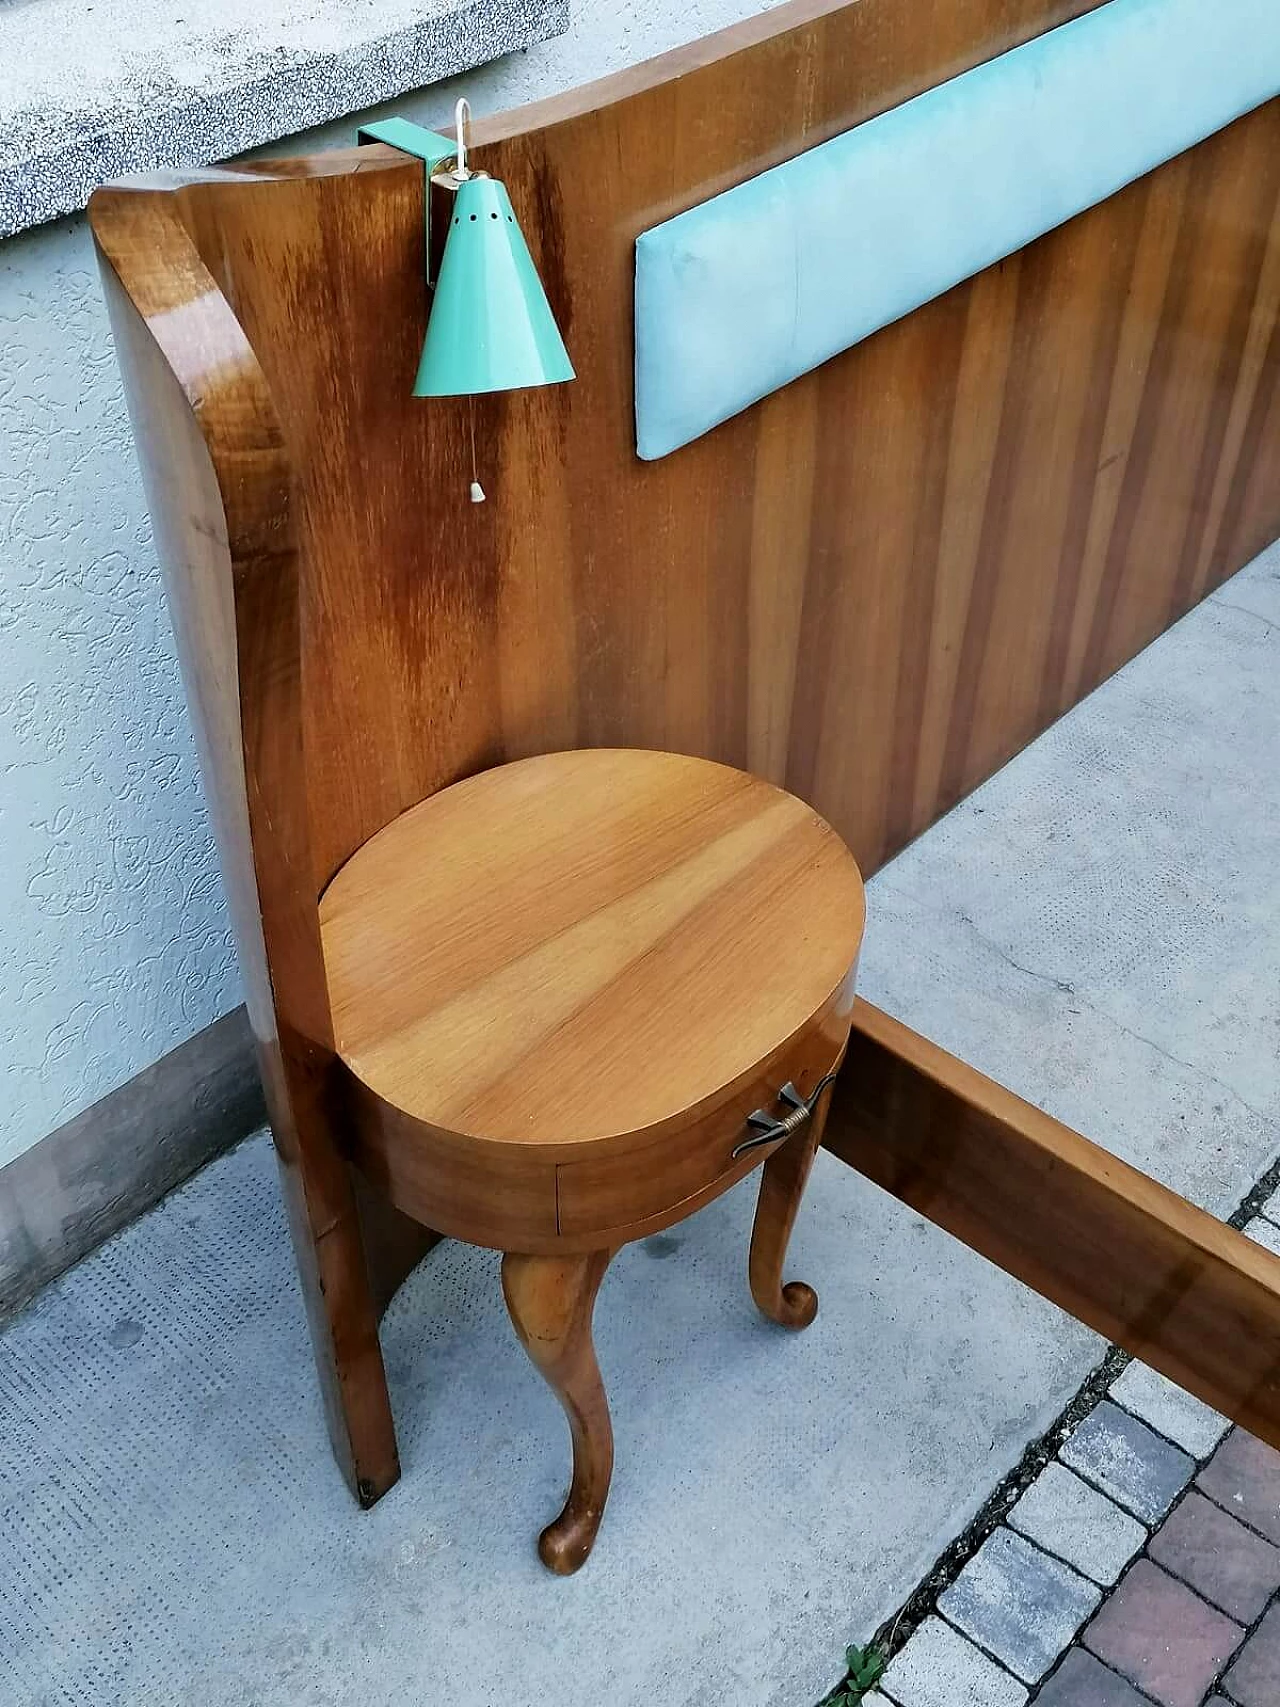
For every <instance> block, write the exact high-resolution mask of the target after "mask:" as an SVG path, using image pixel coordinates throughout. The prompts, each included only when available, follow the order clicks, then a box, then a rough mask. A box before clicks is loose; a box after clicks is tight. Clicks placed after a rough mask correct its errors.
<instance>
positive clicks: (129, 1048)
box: [0, 0, 766, 1165]
mask: <svg viewBox="0 0 1280 1707" xmlns="http://www.w3.org/2000/svg"><path fill="white" fill-rule="evenodd" d="M765 9H766V7H765V6H764V5H762V4H761V3H760V0H622V3H619V0H573V24H572V27H571V29H570V32H569V34H568V35H566V36H562V37H560V38H559V39H558V40H556V41H553V42H549V43H547V44H545V45H544V46H541V47H537V48H532V49H530V50H528V51H527V52H526V53H522V54H516V55H512V56H511V57H510V58H508V59H505V60H500V61H498V62H496V63H495V64H493V65H490V66H486V67H484V68H483V69H482V70H480V71H478V72H474V73H471V74H469V75H468V76H467V77H465V78H461V79H459V80H458V81H457V83H456V84H440V85H438V86H436V87H435V88H433V89H429V90H424V91H422V92H421V93H420V94H419V95H417V96H415V97H412V98H411V99H408V100H404V101H399V102H396V103H395V104H394V108H393V109H389V110H394V111H397V112H403V113H406V114H407V115H409V116H412V117H415V118H418V119H420V120H421V121H422V122H423V123H426V124H430V125H437V124H442V123H444V122H446V121H447V119H448V117H449V115H450V113H451V111H452V105H453V101H454V99H455V98H456V96H457V94H459V93H462V92H465V93H466V94H467V95H468V96H469V98H470V100H471V103H472V106H473V108H474V109H475V111H476V112H489V111H494V110H497V109H499V108H502V107H510V106H515V105H518V104H520V103H521V102H524V101H528V100H533V99H535V98H538V97H540V96H543V95H548V94H552V93H554V92H556V91H558V90H560V89H565V88H570V87H572V86H573V85H574V84H576V83H580V82H584V81H586V80H587V79H589V78H592V77H598V76H601V75H602V74H603V73H604V72H606V71H611V70H614V69H616V68H617V67H619V66H622V65H627V64H631V63H634V62H635V61H636V60H640V59H644V58H647V57H649V56H650V55H651V54H655V53H660V52H662V51H663V49H665V48H667V47H671V46H673V45H675V44H676V43H678V42H683V41H689V40H692V39H693V38H695V37H697V36H700V35H705V34H707V33H708V32H710V31H712V30H715V29H719V28H720V27H721V26H723V25H724V24H727V23H731V22H733V21H734V20H735V19H737V18H740V17H743V16H746V15H748V14H750V13H753V12H759V11H762V10H765ZM352 130H353V127H352V126H350V125H342V126H330V127H327V128H326V129H325V130H324V131H321V132H314V133H310V134H308V135H307V136H305V137H304V138H302V139H301V140H300V142H297V141H295V142H293V143H291V144H288V145H282V149H283V151H285V152H303V151H305V150H306V149H308V148H313V147H321V146H333V145H335V144H338V143H347V142H350V140H351V139H352ZM584 169H585V170H588V171H589V170H590V163H589V162H587V163H585V166H584ZM238 1000H239V988H238V980H237V976H236V971H235V964H234V957H233V953H232V946H231V938H230V935H229V932H228V929H227V922H226V914H225V910H224V907H223V901H222V893H221V887H220V882H219V878H218V870H217V862H216V859H215V856H214V853H213V847H212V842H211V840H210V833H209V825H208V820H207V816H206V813H205V809H204V804H203V800H202V797H201V791H200V783H199V777H198V773H197V770H196V764H195V754H194V748H193V745H192V740H191V735H190V731H189V728H188V724H187V715H186V708H185V703H184V700H183V694H182V685H181V682H180V680H179V677H178V671H177V665H176V661H175V657H174V650H173V644H172V639H171V636H170V632H169V626H168V619H167V617H166V614H165V611H164V608H163V602H162V598H161V593H160V585H159V577H158V571H157V568H156V564H155V559H154V555H153V552H152V546H151V532H150V527H149V525H148V521H147V516H146V511H145V508H144V506H143V500H142V491H141V486H140V482H139V479H138V474H137V468H136V464H135V461H134V455H133V449H132V443H131V439H130V436H129V424H128V419H127V417H126V415H125V408H124V400H123V397H122V395H121V391H120V384H119V379H118V375H117V372H116V366H115V358H114V354H113V352H112V348H111V341H110V336H109V333H108V329H107V323H106V314H105V311H104V309H103V306H102V298H101V293H100V290H99V286H98V280H97V272H96V266H95V263H94V258H93V253H92V248H91V244H90V241H89V234H88V229H87V226H86V224H85V221H84V219H83V217H80V216H77V217H74V218H69V219H64V220H59V221H58V222H57V223H55V224H53V225H48V226H44V227H41V228H39V229H37V230H35V231H32V232H28V233H25V234H23V235H21V236H18V237H15V238H11V239H9V240H8V241H7V242H4V243H0V1062H2V1063H3V1067H2V1068H0V1165H2V1164H3V1163H4V1162H6V1161H9V1160H11V1159H12V1158H13V1157H14V1156H16V1155H17V1154H19V1153H20V1152H21V1151H22V1150H24V1149H26V1148H27V1147H28V1146H29V1145H31V1144H33V1143H35V1142H36V1140H37V1139H39V1138H41V1137H42V1136H43V1135H44V1134H45V1133H46V1132H48V1131H50V1130H51V1129H52V1128H53V1127H55V1126H57V1125H59V1124H61V1122H62V1121H64V1120H67V1119H69V1118H70V1117H71V1116H72V1115H74V1114H77V1113H78V1112H79V1111H80V1110H81V1109H83V1108H85V1107H87V1106H88V1105H89V1104H90V1103H92V1102H95V1101H96V1100H97V1099H98V1098H99V1097H101V1096H103V1095H104V1094H105V1093H106V1092H107V1091H110V1090H112V1089H114V1088H115V1087H116V1086H117V1085H120V1084H122V1083H123V1082H124V1081H125V1080H127V1079H129V1078H131V1077H132V1076H133V1075H134V1074H135V1073H137V1072H139V1071H140V1070H141V1069H142V1068H143V1067H145V1066H147V1065H148V1064H149V1063H150V1062H152V1061H153V1060H155V1059H156V1058H157V1057H158V1056H160V1055H162V1054H164V1053H165V1052H166V1051H168V1050H170V1049H172V1048H174V1047H175V1046H176V1045H177V1044H178V1043H180V1042H182V1041H183V1040H184V1039H185V1038H187V1037H189V1036H190V1035H191V1034H192V1033H193V1032H195V1031H197V1030H199V1029H200V1027H202V1026H204V1025H207V1024H209V1023H210V1022H211V1021H213V1020H214V1019H216V1018H218V1016H219V1015H220V1014H223V1013H225V1012H226V1011H227V1010H228V1009H229V1008H231V1007H233V1006H234V1005H235V1004H236V1002H237V1001H238Z"/></svg>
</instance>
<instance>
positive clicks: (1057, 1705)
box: [1035, 1648, 1150, 1707]
mask: <svg viewBox="0 0 1280 1707" xmlns="http://www.w3.org/2000/svg"><path fill="white" fill-rule="evenodd" d="M1035 1707H1150V1703H1149V1702H1148V1701H1146V1700H1145V1699H1144V1697H1142V1696H1141V1695H1139V1694H1138V1692H1137V1690H1136V1689H1134V1688H1133V1687H1132V1686H1131V1685H1130V1684H1127V1683H1126V1682H1125V1680H1124V1679H1123V1678H1122V1677H1117V1676H1116V1674H1115V1672H1113V1671H1109V1670H1108V1669H1107V1667H1106V1666H1104V1665H1103V1663H1102V1661H1101V1660H1095V1659H1094V1657H1093V1655H1092V1654H1090V1653H1087V1652H1086V1651H1085V1650H1084V1649H1083V1648H1072V1650H1071V1652H1070V1653H1069V1654H1068V1655H1067V1657H1066V1659H1065V1660H1063V1662H1062V1664H1061V1665H1060V1666H1059V1667H1058V1669H1057V1671H1055V1672H1054V1674H1053V1676H1052V1677H1051V1678H1050V1679H1049V1681H1048V1682H1047V1683H1046V1684H1045V1685H1044V1687H1043V1688H1042V1689H1041V1690H1040V1693H1039V1694H1038V1695H1037V1696H1036V1698H1035Z"/></svg>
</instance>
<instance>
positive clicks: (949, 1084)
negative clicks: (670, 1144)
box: [823, 1000, 1280, 1447]
mask: <svg viewBox="0 0 1280 1707" xmlns="http://www.w3.org/2000/svg"><path fill="white" fill-rule="evenodd" d="M823 1142H824V1144H825V1146H826V1147H827V1149H829V1150H831V1151H832V1152H833V1153H834V1154H835V1155H837V1156H839V1157H840V1159H841V1160H842V1161H845V1162H848V1163H849V1165H850V1166H851V1167H854V1168H857V1169H858V1171H859V1172H860V1173H864V1174H866V1175H867V1176H868V1177H869V1178H871V1179H873V1180H874V1181H875V1182H876V1184H877V1185H880V1186H883V1187H884V1189H885V1190H886V1191H890V1192H892V1193H893V1195H894V1196H895V1197H900V1198H901V1199H902V1200H903V1201H904V1202H905V1203H909V1204H910V1205H911V1206H912V1208H913V1209H917V1210H919V1212H920V1213H921V1214H922V1215H927V1216H928V1217H929V1219H930V1220H932V1221H935V1222H937V1224H938V1225H939V1226H940V1227H943V1228H945V1229H946V1231H947V1232H949V1233H953V1234H954V1235H955V1236H956V1238H958V1239H962V1240H963V1241H964V1243H965V1244H967V1245H970V1246H972V1248H973V1249H974V1250H976V1251H980V1252H981V1253H982V1255H983V1256H985V1257H987V1258H988V1259H989V1260H990V1261H991V1262H994V1263H996V1264H998V1266H999V1267H1001V1268H1003V1269H1005V1270H1007V1271H1008V1272H1009V1273H1010V1274H1012V1275H1015V1276H1016V1277H1017V1278H1018V1279H1019V1280H1021V1281H1024V1282H1025V1283H1026V1284H1027V1285H1028V1286H1031V1287H1033V1288H1034V1289H1035V1290H1036V1291H1037V1292H1039V1293H1042V1294H1043V1295H1044V1296H1045V1297H1046V1298H1050V1299H1052V1300H1053V1302H1054V1303H1055V1304H1059V1305H1061V1306H1062V1308H1063V1309H1064V1310H1069V1311H1070V1312H1071V1314H1072V1315H1073V1316H1075V1317H1076V1318H1077V1319H1078V1320H1079V1321H1082V1322H1086V1323H1088V1325H1089V1326H1090V1327H1092V1328H1096V1329H1097V1331H1098V1332H1099V1333H1101V1334H1103V1335H1104V1336H1105V1337H1106V1338H1107V1339H1110V1340H1114V1341H1115V1342H1116V1343H1117V1344H1118V1345H1122V1346H1124V1347H1125V1349H1126V1350H1128V1351H1131V1352H1132V1353H1133V1354H1134V1356H1135V1357H1140V1358H1142V1359H1144V1360H1145V1361H1146V1362H1147V1363H1150V1364H1153V1365H1154V1366H1155V1368H1157V1369H1159V1370H1162V1371H1163V1372H1164V1374H1166V1375H1168V1376H1169V1377H1171V1379H1173V1380H1174V1381H1176V1382H1178V1383H1179V1385H1181V1386H1183V1387H1186V1388H1187V1389H1188V1390H1189V1391H1190V1392H1192V1393H1195V1394H1197V1395H1198V1396H1199V1397H1200V1398H1202V1399H1204V1400H1205V1401H1207V1403H1209V1404H1211V1405H1213V1406H1214V1408H1215V1409H1217V1410H1219V1411H1222V1412H1223V1413H1224V1414H1225V1415H1227V1416H1230V1417H1232V1418H1233V1419H1234V1420H1235V1421H1236V1422H1238V1423H1240V1424H1241V1425H1242V1426H1243V1427H1245V1428H1247V1429H1250V1430H1251V1431H1252V1432H1253V1433H1254V1434H1256V1435H1258V1436H1259V1437H1260V1438H1261V1439H1263V1440H1266V1441H1269V1442H1270V1443H1271V1444H1272V1445H1273V1446H1277V1447H1280V1257H1275V1256H1273V1255H1272V1254H1271V1253H1270V1252H1269V1251H1266V1250H1264V1249H1263V1248H1262V1247H1261V1246H1260V1245H1257V1244H1255V1243H1254V1242H1253V1240H1252V1239H1249V1238H1246V1237H1245V1235H1244V1234H1243V1233H1238V1232H1236V1231H1235V1229H1234V1228H1232V1227H1227V1226H1224V1225H1223V1223H1222V1222H1221V1221H1218V1220H1216V1219H1215V1218H1214V1217H1213V1216H1212V1215H1207V1214H1206V1213H1205V1212H1204V1211H1203V1210H1201V1209H1197V1208H1196V1207H1195V1205H1194V1204H1191V1203H1188V1202H1187V1201H1186V1199H1185V1198H1183V1197H1179V1196H1178V1195H1177V1193H1176V1192H1173V1191H1170V1190H1169V1189H1168V1188H1167V1187H1166V1186H1163V1185H1160V1184H1159V1183H1158V1182H1157V1181H1155V1180H1153V1179H1150V1178H1148V1176H1147V1175H1146V1174H1143V1173H1140V1172H1139V1171H1138V1169H1137V1168H1133V1167H1130V1166H1129V1165H1128V1164H1127V1163H1125V1162H1122V1161H1120V1160H1119V1159H1118V1158H1117V1157H1115V1156H1113V1155H1111V1154H1109V1152H1107V1151H1106V1150H1103V1149H1101V1148H1099V1146H1098V1145H1096V1144H1093V1143H1090V1142H1089V1140H1088V1139H1087V1138H1082V1137H1081V1136H1080V1135H1079V1133H1076V1132H1073V1131H1072V1130H1071V1129H1070V1127H1067V1126H1064V1125H1063V1124H1062V1123H1061V1121H1058V1120H1054V1119H1053V1118H1052V1116H1050V1115H1048V1114H1046V1113H1045V1112H1044V1111H1043V1110H1042V1109H1039V1108H1036V1107H1034V1106H1033V1105H1032V1104H1031V1103H1028V1102H1024V1101H1023V1100H1022V1098H1021V1097H1017V1096H1015V1095H1014V1094H1013V1093H1012V1092H1011V1091H1008V1090H1006V1089H1005V1088H1004V1087H1003V1086H1002V1085H998V1084H995V1083H994V1082H993V1081H992V1080H991V1079H988V1078H985V1077H984V1076H983V1075H982V1074H981V1073H979V1072H976V1071H975V1070H974V1069H973V1068H972V1067H970V1066H969V1065H968V1064H967V1063H966V1062H964V1061H959V1060H957V1059H956V1057H955V1056H954V1055H949V1054H948V1053H947V1052H946V1050H945V1049H940V1048H938V1046H937V1045H936V1044H933V1043H930V1042H928V1041H927V1040H926V1039H925V1038H922V1037H919V1036H917V1035H916V1033H914V1032H912V1031H910V1030H909V1029H908V1028H907V1027H906V1026H904V1025H901V1024H899V1022H898V1021H897V1020H894V1019H892V1018H890V1016H889V1015H888V1014H885V1013H882V1012H880V1010H879V1009H877V1008H874V1007H872V1006H871V1004H870V1003H868V1002H864V1001H861V1000H859V1001H857V1002H855V1004H854V1024H853V1031H852V1034H851V1036H850V1040H849V1052H848V1055H847V1057H846V1059H845V1065H844V1068H843V1070H842V1072H841V1075H840V1078H839V1080H838V1081H837V1085H836V1092H835V1095H834V1097H833V1098H832V1104H831V1109H830V1112H829V1114H828V1118H827V1125H826V1131H825V1134H824V1138H823Z"/></svg>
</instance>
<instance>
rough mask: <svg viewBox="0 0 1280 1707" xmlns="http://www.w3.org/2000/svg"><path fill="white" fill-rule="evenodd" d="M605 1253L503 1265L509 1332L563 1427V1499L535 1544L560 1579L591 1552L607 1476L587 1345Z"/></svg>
mask: <svg viewBox="0 0 1280 1707" xmlns="http://www.w3.org/2000/svg"><path fill="white" fill-rule="evenodd" d="M611 1254H612V1253H611V1252H609V1251H594V1252H591V1253H589V1254H587V1255H585V1256H567V1257H566V1256H524V1255H522V1254H520V1253H518V1252H514V1251H508V1253H507V1254H506V1256H505V1257H503V1259H502V1290H503V1294H504V1296H505V1297H506V1300H507V1309H508V1311H509V1312H510V1314H511V1321H512V1325H513V1326H514V1328H515V1330H516V1333H517V1334H518V1335H519V1338H520V1343H521V1345H523V1347H524V1348H525V1350H526V1351H527V1352H528V1354H529V1358H530V1361H531V1362H532V1363H533V1365H534V1367H535V1368H536V1369H537V1371H538V1373H539V1374H540V1375H541V1376H542V1377H543V1379H544V1380H545V1381H546V1383H547V1385H548V1386H549V1387H550V1388H551V1390H552V1392H553V1393H554V1394H555V1396H556V1398H557V1399H559V1401H560V1404H561V1406H562V1407H563V1409H564V1413H565V1416H566V1417H567V1419H568V1422H569V1438H570V1441H571V1443H572V1448H573V1474H572V1478H571V1480H570V1483H569V1495H568V1498H567V1499H566V1500H565V1503H564V1508H563V1510H562V1511H561V1512H560V1515H559V1516H558V1517H556V1518H555V1519H553V1521H552V1522H551V1523H549V1524H548V1525H547V1527H546V1528H545V1529H544V1530H543V1531H542V1534H541V1535H540V1536H539V1538H538V1553H539V1555H540V1557H541V1559H542V1562H543V1564H544V1565H546V1566H547V1568H548V1569H549V1570H552V1571H555V1572H556V1573H557V1574H558V1575H560V1576H568V1575H569V1574H570V1573H571V1572H572V1571H576V1570H577V1569H578V1567H579V1566H580V1565H581V1564H582V1563H583V1562H584V1560H585V1559H586V1557H587V1554H588V1553H589V1552H590V1551H591V1548H592V1546H593V1544H594V1542H595V1538H596V1531H597V1530H598V1529H599V1527H600V1519H601V1517H602V1516H603V1514H604V1505H605V1500H606V1499H607V1498H608V1496H609V1483H610V1480H611V1479H612V1476H613V1424H612V1422H611V1421H610V1418H609V1401H608V1398H607V1397H606V1395H605V1390H604V1382H603V1381H602V1380H601V1379H600V1366H599V1364H598V1363H597V1362H596V1353H595V1346H594V1344H593V1342H592V1338H591V1317H592V1312H593V1311H594V1309H595V1302H596V1293H597V1292H598V1291H599V1289H600V1282H601V1281H602V1280H603V1279H604V1273H605V1270H606V1268H608V1266H609V1258H610V1256H611Z"/></svg>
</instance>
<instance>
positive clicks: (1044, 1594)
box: [938, 1527, 1100, 1683]
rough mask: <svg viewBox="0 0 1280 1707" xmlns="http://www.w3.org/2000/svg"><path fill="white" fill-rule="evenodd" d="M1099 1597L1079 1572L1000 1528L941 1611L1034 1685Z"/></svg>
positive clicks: (946, 1597) (950, 1591) (948, 1592)
mask: <svg viewBox="0 0 1280 1707" xmlns="http://www.w3.org/2000/svg"><path fill="white" fill-rule="evenodd" d="M1099 1598H1100V1596H1099V1591H1098V1589H1097V1587H1096V1586H1095V1585H1094V1584H1093V1583H1091V1582H1088V1581H1086V1579H1085V1578H1084V1577H1082V1576H1081V1575H1080V1574H1079V1572H1077V1571H1073V1570H1072V1569H1071V1568H1070V1566H1068V1565H1064V1564H1063V1563H1062V1561H1061V1560H1060V1559H1054V1558H1052V1557H1050V1555H1049V1554H1048V1553H1044V1552H1042V1551H1041V1549H1040V1548H1039V1547H1036V1546H1033V1545H1032V1543H1031V1542H1030V1541H1028V1540H1027V1539H1026V1538H1025V1537H1024V1536H1022V1535H1019V1534H1017V1533H1016V1532H1015V1531H1014V1530H1012V1529H1005V1528H1003V1527H1002V1528H1000V1529H997V1530H995V1531H994V1533H993V1534H991V1535H989V1536H988V1537H987V1539H986V1540H985V1541H984V1542H983V1543H982V1546H981V1547H980V1548H979V1549H978V1551H977V1552H976V1553H975V1554H974V1556H973V1558H972V1559H970V1560H969V1562H968V1564H966V1565H965V1567H964V1569H963V1570H962V1571H961V1572H960V1574H959V1576H958V1577H957V1578H956V1580H955V1581H954V1582H953V1583H952V1584H951V1586H950V1587H949V1588H948V1589H947V1590H946V1591H945V1593H943V1594H942V1595H940V1596H939V1599H938V1610H939V1611H940V1612H941V1613H943V1614H944V1615H945V1616H946V1617H947V1618H949V1619H950V1620H951V1622H952V1623H953V1624H954V1625H956V1626H957V1627H958V1628H959V1629H960V1630H962V1631H963V1632H964V1633H965V1635H966V1636H970V1637H972V1639H973V1640H974V1641H975V1642H977V1643H979V1645H980V1646H982V1647H983V1648H985V1649H986V1650H987V1652H988V1653H990V1654H994V1655H995V1657H996V1659H998V1660H1000V1661H1001V1662H1002V1663H1003V1664H1004V1665H1006V1666H1008V1668H1009V1670H1010V1671H1011V1672H1013V1673H1014V1674H1015V1675H1016V1676H1018V1677H1020V1678H1022V1680H1023V1682H1024V1683H1037V1682H1038V1681H1039V1680H1040V1679H1041V1678H1042V1677H1043V1676H1044V1675H1045V1673H1046V1672H1047V1671H1048V1670H1049V1669H1050V1667H1051V1666H1052V1665H1053V1664H1054V1662H1055V1660H1057V1658H1058V1656H1059V1654H1061V1653H1062V1651H1063V1649H1064V1648H1066V1647H1067V1646H1068V1645H1069V1643H1070V1641H1071V1638H1072V1637H1073V1636H1074V1635H1075V1633H1076V1631H1077V1630H1078V1629H1079V1628H1080V1626H1081V1625H1082V1624H1083V1623H1084V1621H1085V1619H1086V1618H1087V1617H1088V1616H1089V1614H1090V1613H1091V1612H1092V1611H1093V1610H1094V1608H1095V1607H1096V1606H1097V1604H1098V1601H1099Z"/></svg>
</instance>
